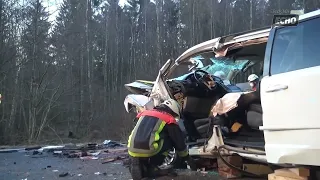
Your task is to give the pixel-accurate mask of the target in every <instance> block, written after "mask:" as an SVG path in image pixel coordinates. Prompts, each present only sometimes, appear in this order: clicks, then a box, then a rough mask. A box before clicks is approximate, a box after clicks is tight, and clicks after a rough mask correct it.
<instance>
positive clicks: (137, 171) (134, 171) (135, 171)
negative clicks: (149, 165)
mask: <svg viewBox="0 0 320 180" xmlns="http://www.w3.org/2000/svg"><path fill="white" fill-rule="evenodd" d="M130 161H131V162H130V167H129V171H130V173H131V177H132V179H133V180H141V179H142V178H144V177H143V167H142V164H141V162H140V159H138V158H131V159H130Z"/></svg>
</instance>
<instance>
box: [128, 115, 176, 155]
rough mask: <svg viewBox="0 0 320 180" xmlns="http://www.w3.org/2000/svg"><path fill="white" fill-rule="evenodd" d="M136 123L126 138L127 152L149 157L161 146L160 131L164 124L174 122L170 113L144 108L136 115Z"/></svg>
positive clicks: (158, 150) (157, 151)
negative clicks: (127, 138)
mask: <svg viewBox="0 0 320 180" xmlns="http://www.w3.org/2000/svg"><path fill="white" fill-rule="evenodd" d="M137 118H139V120H138V122H137V125H136V126H135V127H134V129H133V130H132V132H131V135H130V136H129V140H128V152H129V154H130V155H131V156H133V157H151V156H154V155H156V154H158V153H159V152H160V150H161V148H162V146H163V138H162V137H160V136H161V132H162V130H163V128H164V127H165V125H166V124H174V123H175V124H176V120H175V119H174V117H173V116H171V115H170V114H167V113H165V112H159V111H156V110H145V111H143V112H142V113H140V114H138V115H137Z"/></svg>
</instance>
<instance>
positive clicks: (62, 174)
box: [59, 172, 69, 177]
mask: <svg viewBox="0 0 320 180" xmlns="http://www.w3.org/2000/svg"><path fill="white" fill-rule="evenodd" d="M68 175H69V173H68V172H64V173H61V174H59V177H66V176H68Z"/></svg>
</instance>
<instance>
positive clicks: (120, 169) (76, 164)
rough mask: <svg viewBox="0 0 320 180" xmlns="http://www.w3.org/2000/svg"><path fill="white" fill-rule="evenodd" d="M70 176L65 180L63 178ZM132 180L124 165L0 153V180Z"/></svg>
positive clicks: (192, 179) (188, 175) (199, 179)
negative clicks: (61, 175)
mask: <svg viewBox="0 0 320 180" xmlns="http://www.w3.org/2000/svg"><path fill="white" fill-rule="evenodd" d="M62 173H68V174H67V175H66V176H65V177H59V175H60V174H62ZM41 179H66V180H69V179H73V180H75V179H77V180H79V179H80V180H81V179H84V180H100V179H103V180H117V179H118V180H129V179H131V176H130V173H129V172H128V169H127V168H125V167H124V166H123V165H122V163H121V162H114V163H108V164H101V161H100V160H80V159H78V158H74V159H69V158H65V157H54V156H53V155H51V154H44V155H38V156H32V155H29V154H26V153H21V152H15V153H0V180H41ZM158 179H162V180H171V179H177V180H179V179H180V180H182V179H183V180H188V179H189V180H206V179H210V180H220V179H222V178H220V177H219V176H218V175H217V173H210V174H202V173H199V172H189V171H188V172H186V171H179V176H178V177H175V178H172V177H162V178H158Z"/></svg>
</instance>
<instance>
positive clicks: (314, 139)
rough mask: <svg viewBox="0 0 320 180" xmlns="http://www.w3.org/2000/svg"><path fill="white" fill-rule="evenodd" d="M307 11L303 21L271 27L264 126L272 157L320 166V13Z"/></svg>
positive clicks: (276, 160) (263, 92) (264, 87)
mask: <svg viewBox="0 0 320 180" xmlns="http://www.w3.org/2000/svg"><path fill="white" fill-rule="evenodd" d="M315 12H316V13H317V14H319V13H320V11H319V10H318V11H315ZM303 16H304V17H305V18H304V19H303V20H301V16H300V20H301V21H300V22H299V24H298V25H297V26H294V27H288V26H287V27H279V28H276V29H273V30H272V31H271V33H270V38H269V41H268V45H267V51H266V56H265V57H266V58H265V60H266V62H265V67H264V78H263V79H262V81H261V92H260V93H261V105H262V109H263V127H260V129H261V130H263V131H264V137H265V151H266V156H267V160H268V162H270V163H276V164H282V163H290V164H303V165H317V166H319V165H320V156H319V154H320V141H319V140H318V137H320V109H319V108H320V93H319V88H320V86H319V82H320V81H319V79H320V56H319V52H320V46H319V42H320V18H319V15H318V16H317V18H315V17H314V15H313V18H312V19H311V18H308V16H310V14H305V15H303ZM269 65H270V66H269Z"/></svg>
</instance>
